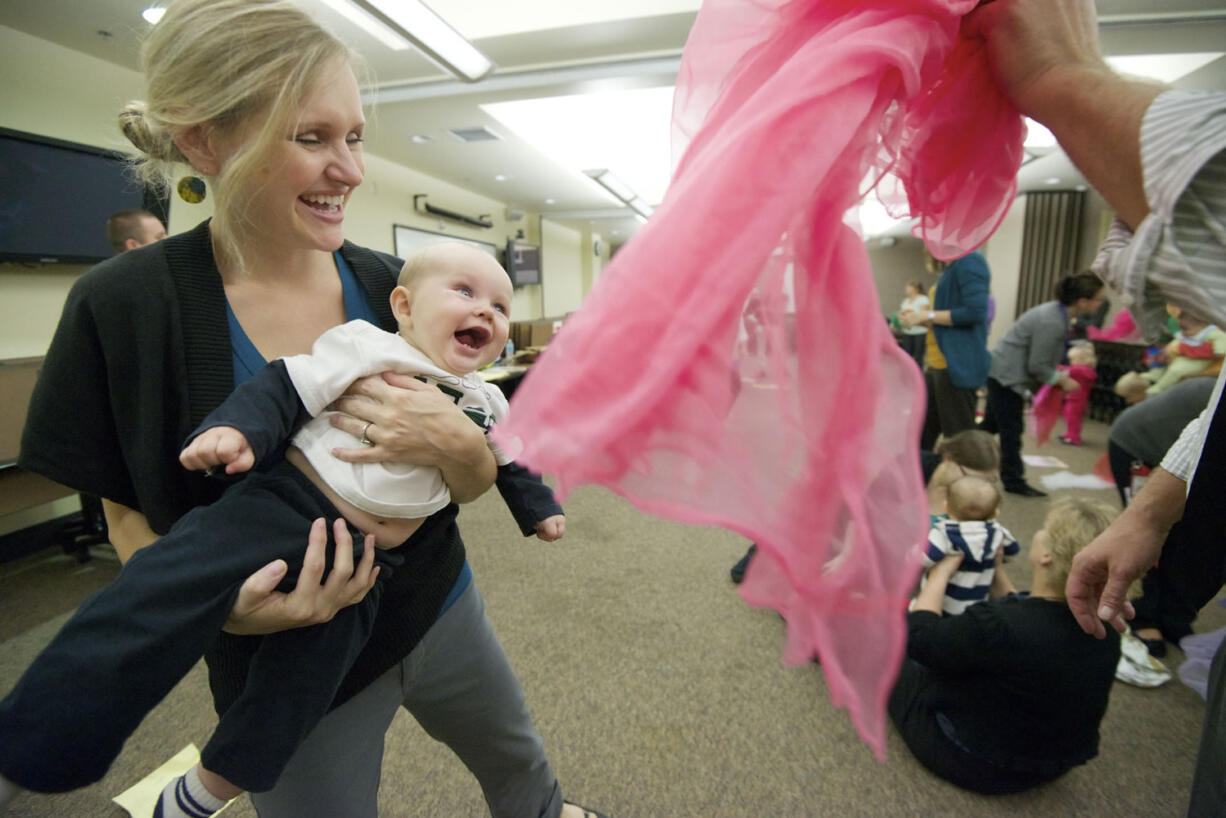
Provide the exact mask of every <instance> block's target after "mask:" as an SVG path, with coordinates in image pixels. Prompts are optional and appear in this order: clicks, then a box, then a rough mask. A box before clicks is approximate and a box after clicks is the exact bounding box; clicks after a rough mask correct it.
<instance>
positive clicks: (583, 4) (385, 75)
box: [0, 0, 1226, 243]
mask: <svg viewBox="0 0 1226 818" xmlns="http://www.w3.org/2000/svg"><path fill="white" fill-rule="evenodd" d="M296 2H298V4H299V5H301V6H302V7H304V8H306V9H307V10H308V11H310V12H311V13H312V14H313V15H315V16H316V17H317V19H319V20H320V21H321V22H323V23H324V24H325V25H327V26H328V27H329V28H330V29H331V30H333V31H335V32H336V33H337V34H338V35H339V36H340V37H341V38H342V39H344V40H345V41H346V42H348V43H349V44H350V45H351V46H353V47H354V48H355V49H356V50H358V51H359V52H361V53H362V54H363V55H364V56H365V58H366V60H367V61H368V63H369V65H370V67H371V69H372V73H373V75H374V78H375V80H376V85H377V91H376V93H375V95H374V96H375V99H376V100H377V105H376V109H375V112H374V116H373V117H372V121H373V127H372V130H371V132H370V133H369V134H368V140H367V149H368V150H369V151H370V152H371V153H374V154H377V155H379V156H382V157H384V158H386V159H390V160H392V161H394V162H397V163H400V164H403V165H406V166H409V167H412V168H416V169H418V170H420V171H422V172H424V173H428V174H430V175H432V176H436V177H438V178H441V179H445V180H448V181H450V182H453V183H455V184H457V185H459V186H461V187H464V188H467V189H469V190H472V191H474V192H477V193H480V194H482V195H485V196H489V197H491V198H494V199H497V200H500V201H504V202H507V203H508V204H510V205H512V206H515V207H519V208H524V209H528V210H532V211H540V212H542V213H543V214H544V215H545V217H546V218H554V219H558V220H561V221H566V222H568V223H572V224H573V223H581V222H583V221H588V220H593V221H594V222H595V223H596V226H595V228H594V229H597V230H599V231H601V232H603V233H604V234H605V235H606V237H607V238H609V239H611V240H612V241H613V242H614V243H618V241H619V239H618V238H617V236H615V235H613V231H614V230H618V231H621V235H622V236H623V237H625V236H626V235H627V234H629V233H631V232H633V230H634V228H635V227H636V226H637V222H635V221H634V220H633V219H632V218H629V212H628V211H626V210H625V209H619V208H618V207H617V206H616V205H615V204H614V203H613V200H612V199H610V198H609V197H608V196H607V194H605V193H603V192H602V191H601V190H600V189H599V187H598V186H597V185H596V184H594V183H593V182H592V181H591V180H590V179H588V178H587V177H586V176H584V175H583V174H581V173H579V172H578V169H573V168H564V167H560V166H559V165H558V164H556V163H555V161H554V160H553V159H552V158H551V157H550V156H547V155H545V153H543V152H542V151H541V150H539V149H537V148H535V147H533V146H532V145H529V144H526V143H525V142H524V141H522V140H521V139H520V138H519V137H517V136H516V135H515V134H514V133H513V132H511V131H510V130H509V129H508V128H506V127H504V126H503V125H502V124H501V123H499V122H498V121H497V120H496V119H494V118H493V117H492V116H490V115H489V114H487V113H486V112H485V111H483V110H482V109H481V107H480V106H482V105H485V104H488V103H492V102H505V101H509V100H519V99H535V98H541V97H548V96H563V95H572V94H579V93H585V92H587V91H590V90H593V89H624V88H650V87H660V86H668V85H671V84H672V83H673V81H674V79H675V75H676V66H677V62H678V58H679V57H680V54H681V51H682V48H683V47H684V45H685V39H686V36H687V34H688V32H689V29H690V26H691V25H692V24H693V21H694V17H695V15H696V13H697V8H698V6H699V0H514V2H506V0H502V2H499V0H428V4H429V5H430V6H431V7H432V8H433V9H434V10H435V11H436V12H438V13H439V14H440V15H441V16H442V17H443V18H444V19H446V20H448V22H450V23H451V24H452V25H453V26H454V27H455V28H456V29H457V30H458V31H460V33H461V34H464V35H465V36H466V37H468V38H469V39H471V40H472V41H473V42H474V43H475V44H476V45H477V46H478V47H479V48H480V49H481V50H482V51H483V52H485V54H486V55H488V56H489V57H490V58H491V59H492V60H493V61H494V63H495V64H496V66H497V68H496V69H495V72H494V73H493V74H491V75H490V76H489V77H488V78H486V79H485V80H482V81H481V82H478V83H475V84H466V83H462V82H459V81H457V80H453V79H451V78H450V76H449V75H447V74H445V73H443V72H442V71H441V70H440V69H438V68H437V67H435V66H434V65H433V64H432V63H430V62H429V61H427V60H426V59H424V58H423V57H420V56H418V55H416V54H415V53H414V52H412V51H399V52H395V51H392V50H390V49H388V48H387V47H386V46H384V45H382V44H381V43H379V42H378V41H377V40H375V39H373V38H372V37H370V36H369V35H367V34H366V33H365V32H363V31H362V30H361V29H359V28H358V27H357V26H355V25H354V24H353V23H351V22H350V21H348V20H346V19H345V18H344V17H342V16H340V15H338V14H337V13H336V12H334V11H332V10H331V9H329V8H328V7H327V6H325V5H324V4H323V3H322V2H321V0H296ZM146 5H148V3H147V2H146V0H86V2H82V0H3V2H0V25H5V26H8V27H10V28H14V29H17V30H20V31H23V32H26V33H29V34H32V35H34V36H37V37H40V38H43V39H46V40H50V41H52V42H55V43H58V44H60V45H63V46H66V47H68V48H72V49H74V50H77V51H81V52H84V53H87V54H90V55H92V56H95V57H99V58H101V59H105V60H109V61H111V62H114V63H117V64H119V65H123V66H126V67H129V68H133V69H135V68H137V49H138V40H139V36H140V32H141V31H143V30H144V28H145V27H146V24H145V23H144V21H143V20H142V19H141V17H140V12H141V10H142V9H143V8H144V7H145V6H146ZM1097 6H1098V11H1099V15H1100V19H1101V25H1102V29H1101V39H1102V44H1103V50H1104V52H1105V53H1106V54H1108V55H1123V54H1157V53H1187V52H1208V51H1221V50H1222V49H1223V48H1224V47H1226V4H1224V3H1223V2H1222V0H1098V3H1097ZM1176 85H1178V86H1181V87H1192V88H1218V89H1221V88H1226V58H1223V59H1218V60H1216V61H1215V62H1212V63H1210V64H1209V65H1206V66H1205V67H1203V68H1201V69H1199V70H1197V71H1195V72H1194V73H1192V74H1191V75H1189V76H1187V77H1184V78H1183V79H1181V80H1179V81H1178V82H1177V83H1176ZM473 127H485V128H487V129H489V130H492V131H494V132H495V133H497V134H499V135H500V136H502V137H503V138H502V139H501V140H497V141H485V142H475V143H464V142H461V141H459V140H457V139H455V138H453V137H451V136H450V135H448V134H447V131H448V130H450V129H456V128H473ZM415 134H420V135H424V136H428V137H430V138H431V139H432V141H430V142H426V143H420V144H419V143H416V142H414V141H412V139H411V137H412V136H413V135H415ZM660 139H661V140H666V139H667V134H666V133H662V134H660ZM500 175H501V176H505V177H509V178H506V179H505V180H501V181H500V180H498V179H497V178H496V177H498V176H500ZM1050 178H1060V179H1061V180H1062V181H1061V183H1060V184H1059V187H1061V188H1066V187H1072V186H1074V185H1076V184H1078V183H1080V182H1081V181H1082V180H1081V179H1080V177H1079V176H1077V175H1076V173H1075V171H1073V170H1072V168H1071V166H1069V165H1068V163H1067V161H1066V160H1065V159H1064V158H1063V155H1062V154H1061V153H1060V152H1059V151H1058V150H1055V151H1052V152H1051V154H1050V155H1047V156H1043V157H1042V158H1039V159H1036V160H1034V161H1032V162H1030V163H1028V164H1027V165H1026V166H1024V167H1023V168H1022V172H1021V174H1020V176H1019V182H1020V185H1021V187H1022V189H1051V186H1050V185H1048V184H1047V183H1046V181H1045V180H1047V179H1050ZM546 199H553V200H555V201H554V202H553V203H546ZM653 204H654V203H653Z"/></svg>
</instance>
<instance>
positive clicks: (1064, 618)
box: [888, 498, 1120, 795]
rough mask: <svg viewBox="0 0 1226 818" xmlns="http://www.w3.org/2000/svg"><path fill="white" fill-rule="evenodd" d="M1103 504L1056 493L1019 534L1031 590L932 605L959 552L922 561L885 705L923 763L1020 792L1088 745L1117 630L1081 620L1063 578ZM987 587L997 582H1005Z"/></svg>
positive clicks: (1096, 526) (958, 781)
mask: <svg viewBox="0 0 1226 818" xmlns="http://www.w3.org/2000/svg"><path fill="white" fill-rule="evenodd" d="M1111 515H1112V511H1111V509H1109V508H1107V507H1106V506H1104V505H1101V504H1096V503H1091V502H1089V501H1086V500H1081V499H1073V498H1062V499H1060V500H1057V501H1056V502H1055V503H1053V504H1052V508H1051V511H1050V512H1049V513H1048V514H1047V517H1046V519H1045V520H1044V523H1043V528H1042V530H1040V531H1039V532H1038V533H1036V534H1035V536H1034V539H1033V540H1031V543H1030V548H1029V552H1028V555H1027V559H1028V560H1029V562H1030V565H1031V567H1032V569H1033V572H1034V579H1033V582H1032V583H1031V589H1030V593H1029V594H1022V595H1018V594H1011V593H1010V594H1006V595H1005V596H1002V597H999V598H995V599H992V600H989V601H987V602H981V603H979V604H977V605H971V606H970V607H969V608H967V609H966V611H965V612H963V613H962V614H960V615H959V616H942V615H941V611H942V603H943V600H944V598H945V597H946V595H947V593H948V585H949V581H950V578H951V577H952V576H953V575H954V574H955V573H956V572H957V571H958V570H959V567H960V564H961V563H962V561H963V560H964V559H965V556H964V554H963V553H962V552H961V551H959V552H957V553H954V554H953V555H952V556H948V557H945V558H944V559H942V560H941V561H940V562H938V563H937V564H936V565H935V566H933V567H932V569H931V570H930V571H929V575H928V581H927V583H926V584H925V585H924V587H923V589H922V590H921V591H920V593H919V595H918V596H917V597H916V598H915V602H914V603H913V604H912V608H911V612H910V613H908V614H907V629H908V636H907V655H906V658H905V659H904V660H903V665H902V668H901V669H900V670H899V674H898V680H897V682H895V684H894V689H893V691H892V692H891V693H890V699H889V704H888V709H889V714H890V719H891V720H892V721H893V722H894V725H895V727H897V728H898V732H899V733H900V734H901V735H902V738H903V741H905V742H906V744H907V748H908V749H910V750H911V752H912V753H913V754H914V755H915V757H916V758H917V759H918V760H919V761H920V763H921V764H923V765H924V766H925V767H927V768H928V769H929V770H930V771H932V772H933V773H934V774H936V775H938V776H940V777H941V778H944V779H945V780H947V781H950V782H952V783H953V784H955V785H957V786H959V787H962V788H963V789H968V790H973V791H975V792H980V793H985V794H989V795H995V794H1002V793H1010V792H1020V791H1022V790H1026V789H1030V788H1032V787H1036V786H1038V785H1040V784H1043V783H1045V782H1047V781H1051V780H1053V779H1055V778H1058V777H1060V776H1061V775H1063V774H1064V773H1066V772H1067V771H1068V770H1070V769H1072V768H1073V767H1076V766H1078V765H1080V764H1084V763H1085V762H1087V761H1089V760H1090V759H1092V758H1094V756H1096V755H1097V754H1098V726H1099V723H1100V722H1101V721H1102V718H1103V715H1104V714H1105V713H1106V712H1107V698H1108V696H1109V694H1110V692H1111V685H1112V683H1113V682H1114V681H1115V667H1116V664H1117V663H1118V662H1119V658H1120V644H1119V637H1118V636H1116V635H1115V634H1112V637H1113V638H1112V639H1108V640H1105V641H1100V640H1097V639H1094V638H1093V637H1091V636H1089V635H1088V634H1086V633H1084V632H1082V630H1081V629H1080V628H1079V627H1078V625H1077V621H1076V620H1075V619H1074V618H1073V615H1072V613H1070V611H1069V609H1068V606H1067V604H1066V603H1065V600H1064V582H1065V579H1066V577H1067V576H1068V571H1069V566H1070V565H1071V563H1072V560H1073V556H1074V554H1076V553H1077V552H1078V551H1079V550H1080V549H1081V548H1083V547H1084V546H1086V545H1087V544H1088V543H1089V542H1090V541H1091V540H1092V539H1093V538H1094V537H1095V536H1096V535H1097V534H1099V533H1100V532H1101V531H1102V530H1103V529H1105V528H1106V527H1107V524H1108V523H1109V522H1110V520H1111ZM997 574H998V575H1001V574H1002V572H1000V571H998V572H997ZM993 587H994V589H997V590H1002V591H1007V590H1011V587H1012V583H996V584H994V586H993ZM994 592H995V591H994Z"/></svg>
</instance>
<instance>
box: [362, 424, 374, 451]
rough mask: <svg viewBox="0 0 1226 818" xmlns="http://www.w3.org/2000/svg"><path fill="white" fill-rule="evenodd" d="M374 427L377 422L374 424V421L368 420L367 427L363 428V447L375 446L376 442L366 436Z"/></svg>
mask: <svg viewBox="0 0 1226 818" xmlns="http://www.w3.org/2000/svg"><path fill="white" fill-rule="evenodd" d="M374 425H375V422H374V421H373V420H368V421H366V425H365V426H363V427H362V440H361V443H362V445H363V446H373V445H375V442H374V441H373V440H371V439H370V438H369V437H367V436H366V433H367V432H369V431H370V427H371V426H374Z"/></svg>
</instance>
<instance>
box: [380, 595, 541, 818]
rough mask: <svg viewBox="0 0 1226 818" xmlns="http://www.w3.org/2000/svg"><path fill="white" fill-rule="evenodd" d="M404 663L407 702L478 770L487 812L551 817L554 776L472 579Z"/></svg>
mask: <svg viewBox="0 0 1226 818" xmlns="http://www.w3.org/2000/svg"><path fill="white" fill-rule="evenodd" d="M403 666H404V668H405V687H406V695H405V699H404V706H405V708H406V709H408V711H409V712H410V713H412V714H413V717H414V718H416V719H417V721H418V723H419V724H421V726H422V727H423V728H424V729H425V731H426V732H427V733H429V734H430V735H431V736H432V737H433V738H435V739H436V740H438V741H441V742H443V743H444V744H446V745H447V746H448V747H450V748H451V750H452V752H454V753H455V754H456V755H457V756H459V758H460V760H461V761H462V762H464V765H465V766H466V767H468V769H469V770H470V771H471V772H472V773H473V775H474V776H476V778H477V781H478V782H479V783H480V785H481V790H482V792H483V793H484V795H485V800H486V803H487V804H488V806H489V809H490V813H491V815H492V816H493V818H537V816H540V817H541V818H557V816H558V814H559V813H560V812H561V810H562V793H561V790H560V789H559V787H558V781H557V777H556V776H555V775H554V772H553V768H552V767H551V766H550V764H549V761H548V759H547V758H546V757H545V750H544V746H543V745H542V742H541V738H540V736H539V735H537V732H536V728H535V727H534V726H533V724H532V717H531V715H530V714H529V713H528V708H527V706H526V704H525V701H524V693H523V690H522V689H521V688H520V685H519V680H518V679H516V677H515V673H514V672H513V671H512V670H511V666H510V664H509V663H508V662H507V658H506V655H505V654H504V653H503V650H502V646H501V645H500V644H499V643H498V637H497V636H495V634H494V631H493V628H492V627H491V625H490V622H489V619H487V618H486V616H485V603H484V601H483V600H482V598H481V593H480V591H478V590H477V586H476V582H475V581H474V582H472V583H470V584H469V587H468V588H467V589H465V590H464V592H463V593H461V594H460V596H459V597H458V598H457V599H456V601H455V603H454V604H452V606H451V607H450V608H448V609H447V611H446V612H445V613H444V614H443V615H442V616H441V617H439V620H438V621H437V622H436V623H435V624H434V626H433V627H431V629H430V630H429V632H428V633H427V634H426V636H425V638H423V639H422V641H421V642H420V643H419V644H418V645H417V647H416V648H414V649H413V652H412V653H411V654H410V655H409V657H408V659H406V660H405V662H404V663H403Z"/></svg>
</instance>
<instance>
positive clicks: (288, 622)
mask: <svg viewBox="0 0 1226 818" xmlns="http://www.w3.org/2000/svg"><path fill="white" fill-rule="evenodd" d="M326 525H327V523H326V522H325V521H324V519H323V518H322V517H320V518H319V519H318V520H316V521H315V522H314V523H312V524H311V532H310V534H309V536H308V537H307V548H306V554H305V556H304V557H303V562H302V572H301V573H300V574H299V575H298V582H297V584H296V585H295V586H294V590H293V591H291V592H290V593H288V594H286V593H282V592H280V591H277V590H276V587H277V584H278V583H280V582H281V580H282V579H283V578H284V577H285V571H286V565H285V561H284V560H274V561H273V562H270V563H269V564H268V565H265V566H264V567H263V568H261V569H260V570H259V571H257V572H255V573H254V574H252V575H251V576H250V577H248V578H247V580H246V581H245V582H244V583H243V585H242V587H241V588H240V589H239V592H238V600H237V601H236V602H235V603H234V607H233V608H232V609H231V611H230V618H229V619H227V620H226V624H225V630H226V631H227V632H229V633H236V634H263V633H276V632H277V631H284V630H289V629H291V628H303V627H306V626H308V625H318V624H319V623H321V622H327V621H328V620H330V619H331V618H332V617H333V616H335V615H336V612H337V611H339V610H340V609H341V608H345V607H348V606H350V605H354V604H356V603H358V602H361V601H362V598H363V597H365V596H366V593H367V592H368V591H369V590H370V589H371V588H373V587H374V585H375V579H377V578H378V576H379V569H378V568H377V567H375V564H374V562H375V538H374V535H373V534H367V535H366V541H365V547H364V549H363V551H362V560H361V562H359V563H358V565H357V567H356V568H355V567H354V564H353V538H352V537H350V536H349V527H348V526H347V525H346V524H345V521H344V520H343V519H341V518H337V520H336V522H335V523H334V524H333V526H332V534H333V537H334V539H335V541H336V553H335V556H334V557H333V561H332V570H331V571H330V572H329V573H328V578H327V580H325V581H324V582H323V583H322V584H321V582H320V580H321V579H322V578H323V574H324V568H325V567H326V560H325V549H326V546H327V543H328V536H327V528H326Z"/></svg>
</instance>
